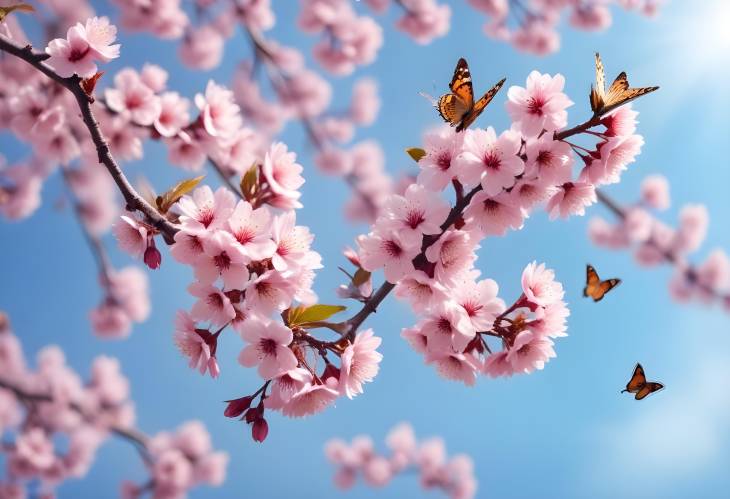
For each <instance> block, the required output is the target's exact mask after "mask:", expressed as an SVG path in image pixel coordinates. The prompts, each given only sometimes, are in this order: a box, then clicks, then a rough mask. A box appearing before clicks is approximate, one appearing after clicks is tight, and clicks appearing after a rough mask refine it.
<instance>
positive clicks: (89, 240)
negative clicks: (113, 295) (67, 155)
mask: <svg viewBox="0 0 730 499" xmlns="http://www.w3.org/2000/svg"><path fill="white" fill-rule="evenodd" d="M61 178H62V179H63V182H64V183H65V184H66V187H67V190H68V193H69V197H71V204H72V209H73V212H74V215H75V217H76V221H77V222H78V224H79V226H80V228H81V234H82V235H83V236H84V240H85V241H86V244H87V246H88V247H89V250H90V251H91V254H92V255H93V257H94V261H95V262H96V266H97V267H98V269H99V274H100V275H101V279H102V283H103V284H104V287H105V288H107V290H106V291H107V292H109V291H110V289H109V288H110V286H111V269H112V266H111V263H110V262H109V255H108V254H107V252H106V249H105V248H104V246H103V244H102V243H101V240H100V239H99V238H98V237H96V236H95V235H93V234H92V233H91V231H89V228H88V227H87V225H86V223H85V222H84V219H83V216H82V206H81V204H80V203H79V202H78V200H77V199H76V196H75V195H74V194H73V189H72V187H71V182H70V179H69V178H68V171H67V169H66V168H65V167H64V168H61Z"/></svg>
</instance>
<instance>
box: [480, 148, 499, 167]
mask: <svg viewBox="0 0 730 499" xmlns="http://www.w3.org/2000/svg"><path fill="white" fill-rule="evenodd" d="M482 162H483V163H484V167H485V168H486V169H487V170H499V167H500V166H501V165H502V160H501V159H500V157H499V155H498V154H497V153H496V152H495V151H489V152H487V154H485V155H484V159H483V160H482Z"/></svg>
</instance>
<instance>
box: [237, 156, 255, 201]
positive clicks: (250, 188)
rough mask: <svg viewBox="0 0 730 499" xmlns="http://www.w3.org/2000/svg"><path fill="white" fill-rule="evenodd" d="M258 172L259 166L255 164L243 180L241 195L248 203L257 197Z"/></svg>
mask: <svg viewBox="0 0 730 499" xmlns="http://www.w3.org/2000/svg"><path fill="white" fill-rule="evenodd" d="M258 172H259V168H258V165H257V164H256V163H254V164H253V165H252V166H251V168H249V169H248V171H247V172H246V174H245V175H244V176H243V178H242V179H241V194H243V197H244V198H246V201H251V199H252V198H253V197H254V196H255V195H256V186H257V185H258Z"/></svg>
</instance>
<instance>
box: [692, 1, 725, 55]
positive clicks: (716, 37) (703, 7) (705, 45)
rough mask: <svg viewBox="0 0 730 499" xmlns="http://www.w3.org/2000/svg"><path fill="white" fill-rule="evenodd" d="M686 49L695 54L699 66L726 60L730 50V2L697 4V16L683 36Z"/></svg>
mask: <svg viewBox="0 0 730 499" xmlns="http://www.w3.org/2000/svg"><path fill="white" fill-rule="evenodd" d="M683 38H684V40H683V41H684V42H685V44H686V48H687V49H689V50H692V51H693V52H694V54H695V59H694V60H695V62H696V63H697V65H699V66H705V65H707V64H713V63H715V64H717V63H720V62H721V61H723V60H726V59H727V55H728V51H729V50H730V0H715V1H714V2H707V4H705V3H704V2H699V3H697V16H695V18H693V19H691V20H690V21H689V29H688V30H687V32H686V33H684V34H683Z"/></svg>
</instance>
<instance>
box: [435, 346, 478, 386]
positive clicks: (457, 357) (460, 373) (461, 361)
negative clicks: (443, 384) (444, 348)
mask: <svg viewBox="0 0 730 499" xmlns="http://www.w3.org/2000/svg"><path fill="white" fill-rule="evenodd" d="M426 363H427V364H433V365H434V366H436V371H437V372H438V373H439V374H440V375H441V376H442V377H444V378H446V379H450V380H454V381H461V382H462V383H464V384H465V385H466V386H474V383H476V377H477V374H478V373H479V367H480V366H479V362H478V361H477V359H476V358H475V357H474V356H473V355H472V354H470V353H467V354H464V353H456V352H439V353H433V352H429V353H427V354H426Z"/></svg>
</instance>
